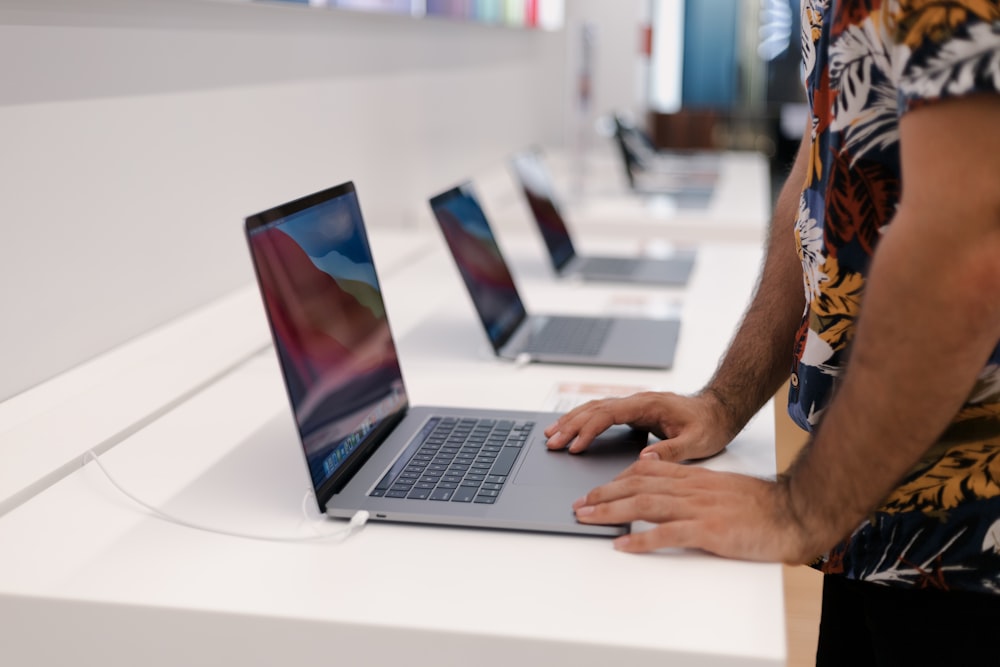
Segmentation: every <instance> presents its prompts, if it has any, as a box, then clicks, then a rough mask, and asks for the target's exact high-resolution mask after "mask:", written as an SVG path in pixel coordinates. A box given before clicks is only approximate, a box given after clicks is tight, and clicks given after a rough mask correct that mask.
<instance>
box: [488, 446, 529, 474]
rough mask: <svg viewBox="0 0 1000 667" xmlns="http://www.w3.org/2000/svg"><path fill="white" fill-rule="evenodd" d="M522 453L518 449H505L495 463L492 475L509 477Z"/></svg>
mask: <svg viewBox="0 0 1000 667" xmlns="http://www.w3.org/2000/svg"><path fill="white" fill-rule="evenodd" d="M520 451H521V450H520V449H519V448H517V447H504V448H503V449H502V450H501V451H500V454H499V455H498V456H497V460H496V461H495V462H494V463H493V468H492V469H491V470H490V473H491V474H493V475H508V474H509V473H510V471H511V468H513V467H514V461H516V460H517V455H518V453H519V452H520Z"/></svg>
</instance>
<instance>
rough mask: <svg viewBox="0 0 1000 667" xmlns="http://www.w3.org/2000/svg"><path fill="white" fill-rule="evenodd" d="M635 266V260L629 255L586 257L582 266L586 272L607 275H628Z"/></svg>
mask: <svg viewBox="0 0 1000 667" xmlns="http://www.w3.org/2000/svg"><path fill="white" fill-rule="evenodd" d="M636 267H637V263H636V261H635V260H634V259H632V258H629V257H588V258H587V259H586V265H585V266H584V268H585V269H586V270H587V271H588V272H592V273H598V274H602V275H608V276H630V275H632V274H633V273H635V271H636Z"/></svg>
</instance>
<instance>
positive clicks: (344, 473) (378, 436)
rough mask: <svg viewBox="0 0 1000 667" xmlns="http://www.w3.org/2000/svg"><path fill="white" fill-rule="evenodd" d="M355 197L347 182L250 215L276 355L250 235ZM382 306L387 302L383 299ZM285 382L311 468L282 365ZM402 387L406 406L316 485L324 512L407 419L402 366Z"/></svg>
mask: <svg viewBox="0 0 1000 667" xmlns="http://www.w3.org/2000/svg"><path fill="white" fill-rule="evenodd" d="M351 194H353V195H354V196H355V198H357V189H356V188H355V187H354V183H353V182H352V181H347V182H345V183H341V184H339V185H335V186H333V187H331V188H327V189H325V190H320V191H319V192H314V193H312V194H310V195H306V196H304V197H300V198H298V199H295V200H293V201H290V202H286V203H284V204H280V205H278V206H275V207H273V208H270V209H267V210H266V211H261V212H260V213H255V214H253V215H250V216H247V218H246V219H245V222H244V234H245V236H246V240H247V246H248V249H249V251H250V262H251V264H252V265H253V270H254V276H255V278H256V281H257V285H258V291H259V292H260V297H261V302H262V304H263V306H264V314H265V316H266V317H267V324H268V328H269V330H270V332H271V340H272V347H273V348H274V350H275V354H277V347H276V344H275V341H276V340H277V332H276V330H275V326H274V322H273V321H272V318H271V312H270V309H269V308H268V307H267V301H266V300H265V298H264V291H263V288H262V285H263V282H262V280H261V275H260V267H259V266H258V263H257V257H256V255H255V254H254V251H253V244H252V241H251V236H252V234H253V233H254V232H256V231H257V230H259V229H261V228H262V227H266V226H268V225H270V224H272V223H274V222H277V221H279V220H282V219H284V218H288V217H289V216H292V215H294V214H296V213H299V212H301V211H304V210H306V209H309V208H312V207H314V206H318V205H320V204H323V203H325V202H327V201H332V200H334V199H337V198H340V197H343V196H345V195H351ZM357 206H358V212H359V214H360V212H361V202H360V201H357ZM359 232H360V233H361V235H362V237H363V239H364V244H365V246H366V248H367V249H368V254H369V256H370V257H371V259H372V268H373V270H374V272H375V284H376V287H377V289H378V292H379V296H380V297H381V295H382V285H381V282H380V281H379V277H378V269H377V267H375V258H374V256H373V255H372V252H371V244H370V243H369V242H368V232H367V230H366V229H365V225H364V218H363V216H362V217H361V218H360V220H359ZM382 301H383V306H384V303H385V299H384V298H383V299H382ZM386 325H387V326H388V327H389V334H390V336H391V335H392V326H391V323H390V322H389V315H388V312H386ZM393 345H395V339H394V338H393ZM279 367H280V368H281V374H282V381H283V384H284V387H285V396H286V397H287V399H288V403H289V406H290V408H291V412H292V418H293V420H294V421H295V427H296V433H297V434H298V437H299V449H300V451H301V452H302V455H303V460H304V461H305V464H306V468H307V470H308V468H309V462H308V457H307V454H306V451H305V444H304V442H303V440H302V429H301V424H300V423H299V420H298V418H297V417H296V414H295V400H294V398H293V396H292V393H291V388H290V386H289V378H288V377H287V375H286V369H285V367H284V365H283V364H281V363H280V359H279ZM399 381H400V386H401V387H402V391H403V405H402V407H401V408H400V409H399V410H397V411H396V412H394V413H392V414H390V415H387V416H386V417H385V419H383V420H382V421H381V422H380V423H379V424H378V425H377V426H376V427H375V428H373V429H372V430H371V431H370V432H369V433H368V434H367V435H366V436H365V437H364V439H363V440H362V441H361V442H360V443H359V444H358V446H357V448H356V449H355V450H354V451H353V452H351V454H350V455H349V456H348V457H347V458H346V459H345V460H344V462H343V463H342V464H341V465H340V466H339V467H338V468H337V469H336V470H335V471H333V473H331V474H330V475H329V476H328V477H327V478H326V479H324V480H323V481H322V482H321V483H320V484H319V485H317V484H316V483H315V482H313V489H314V491H315V493H316V502H317V504H318V505H319V508H320V510H321V511H325V510H326V503H327V502H328V501H329V500H330V498H332V497H333V496H334V495H335V494H336V493H337V492H338V491H340V490H341V489H342V488H343V487H344V486H345V485H346V484H347V483H348V482H349V481H350V480H351V478H352V477H353V476H354V475H355V474H356V473H357V471H358V470H359V469H360V468H361V467H362V466H363V465H364V463H365V461H367V460H368V459H369V458H370V457H371V455H372V454H374V453H375V452H376V451H377V450H378V448H379V446H380V445H381V444H382V443H383V442H385V440H386V438H387V437H388V435H389V434H390V433H391V432H392V430H393V429H394V428H395V427H396V426H397V425H398V424H399V423H400V422H401V421H402V420H403V418H404V417H405V416H406V413H407V411H408V410H409V407H410V401H409V394H408V393H407V391H406V384H405V381H404V379H403V376H402V367H400V378H399ZM311 480H312V475H311V474H310V481H311Z"/></svg>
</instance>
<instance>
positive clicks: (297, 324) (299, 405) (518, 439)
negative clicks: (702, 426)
mask: <svg viewBox="0 0 1000 667" xmlns="http://www.w3.org/2000/svg"><path fill="white" fill-rule="evenodd" d="M246 235H247V241H248V243H249V246H250V254H251V257H252V260H253V265H254V269H255V271H256V275H257V281H258V284H259V286H260V291H261V296H262V298H263V301H264V307H265V311H266V312H267V318H268V322H269V324H270V327H271V333H272V336H273V340H274V347H275V350H276V352H277V357H278V361H279V364H280V366H281V371H282V374H283V377H284V381H285V388H286V390H287V394H288V397H289V400H290V402H291V407H292V413H293V415H294V418H295V423H296V426H297V427H298V433H299V438H300V441H301V445H302V449H303V451H304V453H305V459H306V463H307V466H308V469H309V474H310V476H311V478H312V482H313V485H314V487H315V490H316V499H317V501H318V502H319V506H320V510H321V511H324V512H326V513H327V514H328V515H330V516H334V517H344V518H346V517H351V516H352V515H353V514H354V513H355V512H357V511H358V510H367V511H368V512H369V513H370V515H371V518H372V519H375V520H385V521H400V522H412V523H429V524H437V525H458V526H476V527H485V528H506V529H515V530H535V531H545V532H556V533H574V534H587V535H618V534H621V533H623V532H625V531H626V530H627V527H626V526H587V525H584V524H580V523H577V522H576V520H575V518H574V516H573V511H572V503H573V501H574V500H576V499H577V498H579V497H581V496H582V495H584V494H585V493H586V492H587V491H588V490H590V489H592V488H593V487H594V486H597V485H599V484H602V483H605V482H607V481H608V480H610V479H612V478H613V477H614V476H615V475H617V474H618V473H619V472H620V471H621V470H623V469H624V468H625V467H626V466H628V465H629V464H630V463H631V462H633V461H634V460H635V457H636V456H637V455H638V452H639V450H640V449H641V447H642V446H644V445H645V444H646V438H647V435H646V434H644V433H639V432H635V431H630V430H628V429H617V430H613V431H609V432H608V433H607V434H605V436H604V437H603V439H602V441H601V442H599V443H598V444H597V446H591V448H590V449H589V450H588V451H587V452H586V453H584V454H582V455H572V454H568V453H566V452H552V451H549V450H548V449H547V448H546V447H545V436H544V435H543V434H542V430H543V429H544V428H545V427H546V426H548V425H549V424H551V423H552V422H553V421H555V419H556V417H557V416H558V415H557V414H555V413H545V412H515V411H501V410H478V409H462V408H447V407H413V406H410V404H409V400H408V398H407V393H406V387H405V386H404V385H403V377H402V373H401V372H400V366H399V360H398V358H397V354H396V346H395V343H394V342H393V338H392V334H391V332H390V330H389V322H388V319H387V317H386V311H385V304H384V302H383V300H382V292H381V288H380V286H379V281H378V276H377V275H376V273H375V266H374V262H373V261H372V255H371V249H370V247H369V245H368V239H367V234H366V232H365V228H364V223H363V220H362V217H361V208H360V205H359V203H358V198H357V194H356V192H355V189H354V185H353V184H351V183H345V184H342V185H338V186H336V187H333V188H330V189H328V190H324V191H322V192H317V193H315V194H312V195H309V196H307V197H303V198H302V199H297V200H295V201H292V202H289V203H287V204H282V205H281V206H277V207H275V208H272V209H269V210H267V211H264V212H262V213H258V214H256V215H252V216H250V217H248V218H247V219H246ZM470 389H474V388H473V387H470Z"/></svg>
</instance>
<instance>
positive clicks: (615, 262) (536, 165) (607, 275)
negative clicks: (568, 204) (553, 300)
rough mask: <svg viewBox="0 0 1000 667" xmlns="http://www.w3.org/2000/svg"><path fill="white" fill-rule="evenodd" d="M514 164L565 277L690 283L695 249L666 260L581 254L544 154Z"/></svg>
mask: <svg viewBox="0 0 1000 667" xmlns="http://www.w3.org/2000/svg"><path fill="white" fill-rule="evenodd" d="M510 165H511V169H512V171H513V172H514V176H515V178H516V180H517V182H518V184H519V185H520V186H521V190H522V192H524V196H525V199H526V200H527V202H528V207H529V208H530V209H531V214H532V217H533V218H534V220H535V223H536V224H537V225H538V231H539V232H541V234H542V240H543V241H544V242H545V248H546V250H548V253H549V258H550V259H551V260H552V266H553V268H554V269H555V271H556V273H557V274H559V275H560V276H561V277H571V276H572V277H579V278H582V279H584V280H600V281H605V282H627V283H638V284H648V285H668V286H681V285H685V284H687V282H688V279H689V278H690V277H691V270H692V268H693V267H694V259H695V252H694V251H693V250H681V251H677V252H676V253H674V254H673V255H672V256H670V257H662V258H654V257H649V258H645V257H609V256H600V255H586V256H583V255H579V254H577V252H576V249H575V248H574V247H573V240H572V239H571V238H570V235H569V230H568V229H567V227H566V222H565V220H564V219H563V217H562V215H561V214H560V213H559V207H558V206H557V205H556V203H555V198H554V196H553V190H554V188H553V186H552V177H551V176H550V174H549V171H548V168H547V167H546V166H545V163H544V162H543V160H542V156H541V154H540V153H539V152H538V151H537V150H528V151H524V152H522V153H518V154H516V155H514V156H513V157H512V158H511V160H510Z"/></svg>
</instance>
